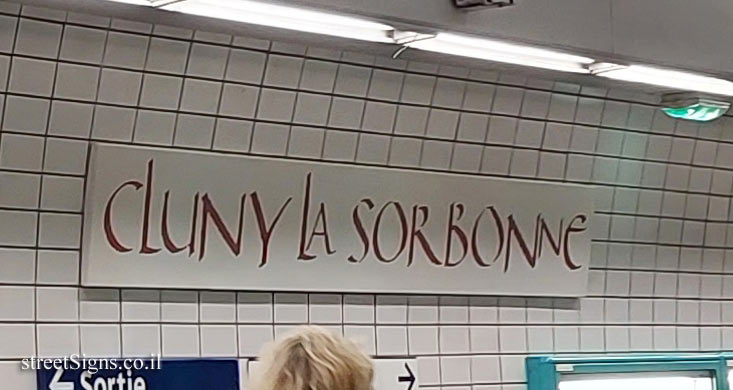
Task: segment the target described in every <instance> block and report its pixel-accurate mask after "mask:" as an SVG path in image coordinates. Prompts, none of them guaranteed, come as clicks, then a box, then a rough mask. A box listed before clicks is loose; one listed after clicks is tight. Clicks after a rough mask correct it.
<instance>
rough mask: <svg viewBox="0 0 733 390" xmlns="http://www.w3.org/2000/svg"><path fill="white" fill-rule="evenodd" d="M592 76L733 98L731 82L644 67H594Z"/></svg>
mask: <svg viewBox="0 0 733 390" xmlns="http://www.w3.org/2000/svg"><path fill="white" fill-rule="evenodd" d="M592 68H595V69H593V74H595V75H597V76H600V77H606V78H609V79H614V80H622V81H628V82H632V83H641V84H650V85H656V86H659V87H665V88H671V89H676V90H683V91H697V92H705V93H711V94H715V95H726V96H733V82H730V81H728V80H723V79H719V78H715V77H710V76H703V75H699V74H695V73H688V72H681V71H677V70H669V69H661V68H655V67H651V66H644V65H629V66H624V65H615V64H597V66H596V65H594V66H593V67H592Z"/></svg>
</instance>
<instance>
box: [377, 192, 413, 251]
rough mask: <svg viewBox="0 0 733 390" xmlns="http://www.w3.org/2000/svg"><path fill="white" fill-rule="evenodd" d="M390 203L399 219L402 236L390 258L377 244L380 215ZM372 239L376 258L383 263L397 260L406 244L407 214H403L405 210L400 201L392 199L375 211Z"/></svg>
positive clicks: (380, 222) (380, 223) (380, 221)
mask: <svg viewBox="0 0 733 390" xmlns="http://www.w3.org/2000/svg"><path fill="white" fill-rule="evenodd" d="M392 205H394V209H395V211H396V213H397V217H398V218H399V221H400V231H401V232H402V237H401V239H400V245H399V247H398V248H397V251H396V252H395V254H394V256H392V257H390V258H385V257H384V255H383V253H382V249H381V247H380V246H379V228H380V227H381V225H382V216H383V215H384V211H385V210H387V208H388V207H389V206H392ZM372 241H374V255H375V256H376V257H377V260H379V261H381V262H384V263H391V262H393V261H395V260H397V258H398V257H399V256H400V255H401V254H402V252H403V251H404V250H405V247H406V246H407V216H406V215H405V210H404V209H403V208H402V205H401V204H400V202H394V201H391V202H387V203H385V204H384V206H382V208H381V209H380V210H379V213H377V219H376V220H375V221H374V231H373V232H372Z"/></svg>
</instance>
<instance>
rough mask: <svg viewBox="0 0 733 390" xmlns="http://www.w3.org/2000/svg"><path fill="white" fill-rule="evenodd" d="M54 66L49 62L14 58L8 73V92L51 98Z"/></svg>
mask: <svg viewBox="0 0 733 390" xmlns="http://www.w3.org/2000/svg"><path fill="white" fill-rule="evenodd" d="M55 73H56V65H55V63H53V62H50V61H42V60H35V59H30V58H22V57H15V58H13V62H12V71H11V72H10V84H9V86H8V91H10V92H17V93H22V94H30V95H38V96H51V92H52V90H53V80H54V75H55Z"/></svg>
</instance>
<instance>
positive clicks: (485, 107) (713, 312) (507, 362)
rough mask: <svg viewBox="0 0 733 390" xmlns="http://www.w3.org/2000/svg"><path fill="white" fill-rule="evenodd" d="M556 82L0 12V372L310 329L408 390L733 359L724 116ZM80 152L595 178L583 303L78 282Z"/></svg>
mask: <svg viewBox="0 0 733 390" xmlns="http://www.w3.org/2000/svg"><path fill="white" fill-rule="evenodd" d="M650 101H651V100H650V98H649V97H648V96H645V95H641V94H635V93H632V92H629V91H623V90H611V91H607V90H604V89H600V88H588V87H581V86H578V85H572V84H568V83H561V82H557V83H554V82H552V81H546V80H532V79H530V80H528V79H525V78H523V77H521V76H516V75H507V74H497V73H495V72H488V71H483V70H468V69H461V68H455V67H446V66H441V65H436V64H426V63H418V62H405V61H393V60H390V59H388V58H374V57H372V56H370V55H368V54H364V53H351V52H343V53H342V52H338V51H334V50H331V49H324V48H317V47H303V46H300V45H293V44H289V43H281V42H268V41H263V40H256V39H250V38H247V37H231V36H227V35H222V34H211V33H205V32H201V31H195V32H194V31H190V30H186V29H181V28H172V27H167V26H151V25H149V24H145V23H138V22H132V21H124V20H109V19H107V18H100V17H92V16H88V15H80V14H73V13H69V14H66V13H64V12H61V11H49V10H44V9H40V8H32V7H23V8H22V12H21V7H20V6H17V5H14V4H11V3H2V2H0V112H2V115H1V116H0V376H1V377H3V378H4V379H5V377H8V380H9V381H10V383H11V387H13V388H17V389H30V388H31V386H32V385H33V381H32V379H31V380H29V379H28V376H27V375H21V373H20V372H19V371H18V370H17V369H16V367H15V365H16V363H17V359H20V358H23V357H26V356H30V355H34V354H35V355H43V356H54V355H63V354H69V353H73V352H82V353H85V354H87V355H89V356H144V355H147V354H149V353H158V352H162V353H163V354H164V355H166V356H171V357H174V356H175V357H185V356H216V357H239V358H242V359H246V358H252V357H255V356H256V355H257V354H258V352H259V351H260V349H261V348H262V346H263V345H265V344H266V343H268V342H270V341H272V340H274V339H275V338H276V337H279V336H280V335H282V334H283V333H284V332H286V331H288V330H290V329H292V328H293V327H294V326H297V325H298V324H304V323H317V324H321V325H324V326H326V327H328V329H332V330H333V331H336V332H343V333H344V334H346V335H348V336H349V337H352V338H354V339H355V340H357V341H358V342H359V343H360V344H361V345H362V346H363V347H364V348H365V350H366V351H368V352H369V353H371V354H373V355H378V356H406V355H412V356H417V357H418V365H419V366H420V372H421V378H420V379H421V381H422V385H423V387H424V388H426V389H429V390H437V389H440V388H444V389H445V388H449V389H453V390H468V389H472V390H498V389H500V388H502V386H503V389H505V390H520V389H522V388H523V386H524V385H523V384H524V382H525V378H524V373H523V359H524V357H525V356H526V355H527V354H530V353H553V352H558V353H560V352H562V353H566V352H569V353H598V352H628V351H637V352H653V351H674V350H677V351H687V352H691V351H697V350H705V351H719V350H725V349H731V348H733V333H732V332H731V331H730V329H729V328H728V327H729V326H732V325H733V304H731V302H730V300H731V299H733V265H731V264H733V263H731V261H733V235H730V234H729V231H730V230H731V229H730V227H729V224H728V221H729V219H730V218H731V210H733V207H731V205H730V201H731V190H732V186H733V132H731V130H732V129H733V119H731V117H724V118H722V119H721V120H719V121H717V122H713V123H712V124H706V125H701V126H697V125H691V124H688V123H683V122H677V121H674V120H671V119H669V118H667V117H665V116H664V115H661V114H660V113H659V111H658V110H656V109H655V107H654V106H653V105H650V104H649V102H650ZM90 140H94V141H98V142H99V141H102V142H114V143H126V144H129V143H132V144H139V145H157V146H161V147H168V148H183V149H198V150H208V151H210V152H212V153H236V154H255V155H270V156H276V157H278V158H289V159H300V158H305V159H314V160H323V161H327V162H328V161H346V162H350V163H355V164H366V165H380V166H388V167H407V168H410V169H421V170H430V171H452V172H468V173H472V174H478V175H485V176H494V177H517V178H523V179H529V180H548V181H552V182H574V183H583V184H592V185H596V186H597V188H598V191H597V208H598V211H597V213H596V215H595V216H594V219H593V238H594V242H593V250H592V259H591V263H592V267H593V269H592V272H591V276H590V281H589V293H588V295H589V296H588V297H587V298H583V299H580V300H579V301H574V302H567V301H564V300H553V299H524V298H522V299H516V298H501V299H497V298H491V297H437V296H394V295H389V296H373V295H350V294H346V295H339V294H325V295H323V294H292V293H288V294H283V293H275V292H263V293H251V292H236V291H229V292H209V291H200V292H198V291H168V290H166V291H158V290H120V289H86V288H81V287H80V286H79V279H78V275H79V248H80V233H81V223H82V222H81V221H82V215H81V212H82V199H83V188H84V180H85V175H86V163H87V161H86V152H87V147H88V144H89V142H90Z"/></svg>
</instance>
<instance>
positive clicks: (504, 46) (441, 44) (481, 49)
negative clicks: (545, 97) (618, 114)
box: [395, 33, 594, 73]
mask: <svg viewBox="0 0 733 390" xmlns="http://www.w3.org/2000/svg"><path fill="white" fill-rule="evenodd" d="M412 34H413V35H414V36H415V37H416V39H414V40H412V41H411V40H409V39H406V38H405V37H408V36H409V35H410V34H409V33H401V34H400V37H401V39H400V40H396V41H395V43H401V44H403V45H405V46H407V47H412V48H415V49H420V50H427V51H432V52H438V53H444V54H451V55H456V56H462V57H471V58H478V59H482V60H488V61H496V62H505V63H508V64H516V65H524V66H531V67H535V68H544V69H552V70H559V71H563V72H574V73H590V71H589V70H588V67H587V65H589V64H592V63H593V62H594V60H593V59H592V58H587V57H582V56H577V55H572V54H566V53H561V52H557V51H554V50H547V49H540V48H537V47H532V46H526V45H518V44H513V43H508V42H502V41H495V40H491V39H484V38H477V37H470V36H464V35H457V34H450V33H437V34H435V35H426V34H418V33H412Z"/></svg>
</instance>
